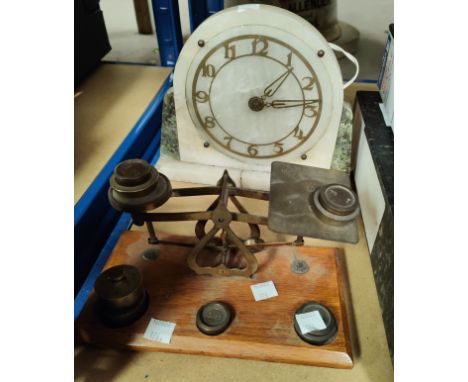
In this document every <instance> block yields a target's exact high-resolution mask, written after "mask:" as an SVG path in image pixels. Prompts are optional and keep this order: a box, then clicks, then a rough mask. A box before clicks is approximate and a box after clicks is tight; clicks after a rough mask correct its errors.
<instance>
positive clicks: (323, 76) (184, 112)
mask: <svg viewBox="0 0 468 382" xmlns="http://www.w3.org/2000/svg"><path fill="white" fill-rule="evenodd" d="M240 35H264V36H268V37H271V38H273V39H276V40H278V41H281V42H284V43H285V44H287V45H289V46H291V47H294V49H295V50H296V51H297V52H299V54H300V55H301V56H302V58H303V59H304V61H305V62H308V63H310V66H311V67H312V68H313V71H314V74H315V77H316V78H317V80H318V82H319V83H320V94H319V93H318V91H317V90H316V87H314V90H313V91H311V92H309V93H307V92H302V90H301V86H304V82H301V81H303V78H304V77H307V76H310V74H308V72H307V68H306V65H305V64H304V62H303V61H301V60H300V59H299V58H298V56H295V55H293V61H292V66H293V67H294V72H295V73H294V74H295V76H289V77H288V78H287V79H286V80H285V81H284V83H283V84H282V85H281V87H280V88H278V89H277V91H276V92H275V95H274V97H273V96H272V97H271V99H269V100H267V101H273V100H275V99H282V100H284V99H287V100H291V99H292V100H295V99H300V98H301V97H305V99H317V98H320V102H321V114H320V116H319V117H318V118H317V120H316V121H315V119H314V118H302V122H300V121H301V116H302V112H303V110H302V107H295V108H294V107H293V108H288V109H278V110H275V109H272V108H268V109H264V110H262V111H260V112H254V111H252V110H250V109H249V108H248V105H247V101H248V99H249V98H251V97H253V96H260V95H261V94H263V91H264V89H265V86H267V85H268V84H269V83H271V82H272V81H273V80H275V79H276V78H277V77H278V75H281V73H282V72H283V71H284V67H283V66H282V65H280V64H278V63H276V62H274V61H273V60H269V59H266V58H264V57H252V56H248V57H245V58H239V59H238V60H236V62H234V61H233V62H232V63H230V64H227V65H225V67H224V69H223V70H222V71H220V72H219V73H218V74H217V76H216V79H215V80H213V83H212V84H211V87H210V91H211V94H210V96H211V97H210V101H212V102H210V104H211V108H212V110H213V113H214V114H216V119H217V120H219V121H221V123H222V125H223V128H224V131H228V132H229V134H232V135H233V136H234V137H235V138H240V140H243V141H245V142H247V143H254V144H257V143H258V144H262V143H266V142H272V141H275V140H278V139H280V137H282V136H285V135H287V134H288V133H289V132H290V131H292V130H294V127H295V126H296V125H297V123H298V121H299V123H302V125H301V126H302V127H301V129H303V130H304V131H305V132H307V131H309V132H310V135H309V137H308V138H307V139H306V140H305V141H304V143H302V144H301V145H299V146H297V147H295V146H294V142H293V139H292V138H291V137H292V136H291V137H289V138H288V139H289V141H287V140H285V141H282V144H284V147H286V148H287V150H286V149H285V150H284V151H285V152H286V151H289V152H287V153H286V154H285V155H279V156H276V157H272V156H271V155H270V157H268V155H269V154H268V152H267V151H266V150H272V147H265V148H263V147H260V149H263V150H265V151H263V152H262V151H261V150H260V149H259V154H260V155H259V156H256V157H252V156H250V155H244V156H243V155H238V154H236V153H233V152H231V151H229V150H226V148H225V147H224V145H222V144H220V142H222V138H223V137H222V136H220V137H219V139H218V140H217V139H213V136H210V135H209V134H207V133H206V131H205V129H204V128H203V126H201V125H200V122H199V121H197V119H196V118H195V114H196V113H195V111H194V107H198V111H199V113H200V114H203V113H204V111H203V107H204V106H205V105H204V104H201V103H195V106H194V104H193V102H192V97H191V94H192V87H193V84H194V77H195V76H196V70H197V68H198V67H199V64H200V62H202V61H203V60H204V59H205V57H206V54H207V52H209V51H211V50H212V49H213V48H214V47H216V46H217V45H219V44H220V43H222V42H223V41H225V40H227V39H229V38H235V37H238V36H240ZM199 40H203V41H204V43H205V44H204V46H203V47H200V46H199V45H198V41H199ZM248 46H251V44H250V45H249V43H245V42H244V45H242V43H240V44H238V45H236V48H237V49H238V50H239V52H238V53H240V54H242V49H244V50H245V49H248ZM260 46H261V45H260ZM269 49H271V50H270V51H269V55H270V54H271V55H273V56H275V55H276V58H277V59H280V57H284V59H285V60H286V55H287V51H286V50H284V48H283V47H282V46H281V44H272V43H270V46H269ZM319 50H323V51H324V53H325V54H324V56H323V57H319V56H318V55H317V52H318V51H319ZM223 59H224V56H223V55H222V54H221V53H217V55H216V54H213V55H212V57H211V58H210V61H209V63H212V64H213V65H214V66H217V65H218V66H219V65H222V60H223ZM203 80H205V79H204V78H202V77H201V76H199V77H198V80H197V81H198V82H197V85H196V86H197V88H196V90H199V89H203V86H205V87H206V86H207V85H206V84H205V85H203ZM198 86H201V88H198ZM206 89H208V87H206ZM303 99H304V98H303ZM174 100H175V109H176V119H177V132H178V140H179V150H180V158H181V162H183V163H191V164H193V165H196V168H197V169H203V166H206V171H203V170H202V171H201V172H202V173H203V172H206V180H205V181H203V179H199V180H201V183H207V184H211V183H212V181H211V180H210V179H211V178H212V177H213V176H210V175H208V173H210V172H211V171H215V172H216V173H219V172H220V171H221V169H224V168H227V169H229V170H230V171H231V172H234V171H236V170H237V171H241V172H243V174H244V182H243V186H245V187H249V186H251V185H252V184H251V183H252V182H249V184H246V181H245V179H249V178H251V179H252V180H254V179H255V178H258V179H260V178H262V179H263V178H265V179H266V181H267V183H268V181H269V175H268V174H269V171H270V165H271V162H272V161H274V160H280V161H286V162H290V163H298V164H305V165H311V166H316V167H322V168H330V165H331V161H332V156H333V151H334V147H335V142H336V135H337V130H338V127H339V123H340V117H341V111H342V107H343V84H342V77H341V72H340V69H339V66H338V63H337V60H336V57H335V54H334V53H333V51H332V49H331V48H330V47H329V45H328V43H327V41H326V40H325V39H324V38H323V37H322V35H321V34H320V33H319V32H318V31H317V30H316V29H315V28H314V27H313V26H312V25H311V24H309V23H308V22H307V21H305V20H303V19H302V18H300V17H299V16H297V15H295V14H293V13H291V12H288V11H285V10H283V9H280V8H276V7H270V6H263V5H247V6H240V7H234V8H229V9H226V10H224V11H222V12H219V13H217V14H216V15H214V16H211V17H209V18H208V19H207V20H206V21H205V22H204V23H203V24H201V25H200V26H199V27H198V28H197V29H196V31H194V33H193V34H192V35H191V37H190V38H189V39H188V41H187V42H186V43H185V45H184V48H183V50H182V52H181V54H180V56H179V59H178V61H177V65H176V68H175V73H174ZM207 105H208V103H207ZM308 124H309V125H308ZM305 135H306V134H305ZM205 142H209V143H210V146H209V147H207V148H206V147H205V146H204V143H205ZM233 142H234V143H235V141H233ZM239 145H240V146H238V147H237V149H238V150H237V151H238V152H242V151H243V150H245V148H246V147H245V146H241V144H239ZM234 148H236V147H235V146H234ZM234 151H235V150H234ZM271 153H272V154H274V152H271ZM262 154H263V156H264V157H265V158H262V157H261V156H262ZM303 154H306V156H307V159H305V160H304V159H301V156H302V155H303ZM162 162H164V158H163V159H162ZM170 162H171V163H172V164H169V162H167V161H166V163H165V164H164V163H161V164H160V166H158V167H161V166H163V167H165V169H166V172H169V173H168V174H167V175H169V176H171V172H172V170H171V169H170V168H169V167H171V166H172V167H174V166H176V167H180V166H178V165H176V164H174V163H173V161H170ZM181 165H182V164H181ZM200 165H201V167H200ZM213 167H215V168H213ZM216 167H219V168H220V169H216ZM256 171H259V172H260V174H259V176H258V177H256V176H255V172H256ZM183 172H184V171H180V169H179V170H175V173H177V174H179V175H177V176H176V177H179V179H177V180H185V181H188V180H191V179H192V178H193V177H192V178H188V179H182V178H184V177H185V175H184V176H182V175H180V173H183ZM251 173H252V174H251ZM262 173H264V174H266V176H265V175H262ZM249 174H250V175H249ZM201 175H202V178H203V174H201ZM172 176H175V174H172ZM188 176H190V174H188ZM175 180H176V179H175ZM253 183H259V182H258V181H253ZM260 183H263V181H262V182H260ZM257 186H258V184H257ZM257 188H264V189H267V187H266V186H264V187H257Z"/></svg>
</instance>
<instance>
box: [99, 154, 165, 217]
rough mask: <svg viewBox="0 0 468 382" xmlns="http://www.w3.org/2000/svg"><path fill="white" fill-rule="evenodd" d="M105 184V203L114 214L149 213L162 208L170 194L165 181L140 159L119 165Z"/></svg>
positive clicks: (156, 171)
mask: <svg viewBox="0 0 468 382" xmlns="http://www.w3.org/2000/svg"><path fill="white" fill-rule="evenodd" d="M109 183H110V188H109V192H108V197H109V202H110V204H111V206H112V207H114V208H115V209H116V210H118V211H126V212H145V211H150V210H153V209H155V208H157V207H159V206H161V205H163V204H164V203H165V202H166V201H167V200H168V199H169V197H170V196H171V193H172V187H171V183H170V182H169V179H168V178H167V177H166V176H165V175H163V174H160V173H159V172H158V170H156V169H155V168H154V167H153V166H151V165H150V164H149V163H148V162H146V161H144V160H142V159H129V160H126V161H123V162H121V163H119V164H118V165H117V166H116V167H115V169H114V173H113V174H112V176H111V178H110V180H109Z"/></svg>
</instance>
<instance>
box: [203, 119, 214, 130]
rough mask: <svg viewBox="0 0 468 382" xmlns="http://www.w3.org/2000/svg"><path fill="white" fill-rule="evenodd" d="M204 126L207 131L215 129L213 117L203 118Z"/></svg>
mask: <svg viewBox="0 0 468 382" xmlns="http://www.w3.org/2000/svg"><path fill="white" fill-rule="evenodd" d="M204 125H205V127H206V128H207V129H211V128H213V127H215V119H214V118H213V117H205V123H204Z"/></svg>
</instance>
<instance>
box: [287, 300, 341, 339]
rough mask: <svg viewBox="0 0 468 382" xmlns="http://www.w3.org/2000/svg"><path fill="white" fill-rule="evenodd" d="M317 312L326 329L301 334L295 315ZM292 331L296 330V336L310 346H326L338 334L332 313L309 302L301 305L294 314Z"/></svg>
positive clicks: (319, 305)
mask: <svg viewBox="0 0 468 382" xmlns="http://www.w3.org/2000/svg"><path fill="white" fill-rule="evenodd" d="M314 311H318V312H319V314H320V316H321V317H322V319H323V321H324V323H325V325H326V327H325V329H322V330H314V331H312V332H309V333H306V334H302V332H301V329H300V328H299V324H298V322H297V319H296V314H302V313H310V312H314ZM294 329H295V330H296V333H297V335H298V336H299V337H300V338H301V339H302V340H304V341H305V342H307V343H309V344H311V345H319V346H320V345H327V344H329V343H331V342H333V340H334V339H335V338H336V335H337V333H338V324H337V322H336V318H335V316H334V315H333V313H332V312H331V311H330V309H328V308H327V307H326V306H325V305H322V304H319V303H318V302H315V301H309V302H308V303H306V304H304V305H302V306H301V307H300V308H299V309H298V310H296V312H295V313H294Z"/></svg>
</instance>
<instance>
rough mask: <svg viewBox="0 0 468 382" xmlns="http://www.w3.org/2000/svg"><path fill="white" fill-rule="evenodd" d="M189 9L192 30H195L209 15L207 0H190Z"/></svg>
mask: <svg viewBox="0 0 468 382" xmlns="http://www.w3.org/2000/svg"><path fill="white" fill-rule="evenodd" d="M188 10H189V19H190V32H193V31H194V30H195V29H197V27H198V26H199V25H200V24H201V23H202V22H203V21H204V20H205V19H206V18H207V17H208V16H209V14H208V5H207V2H206V0H205V1H203V0H202V1H200V0H188Z"/></svg>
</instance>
